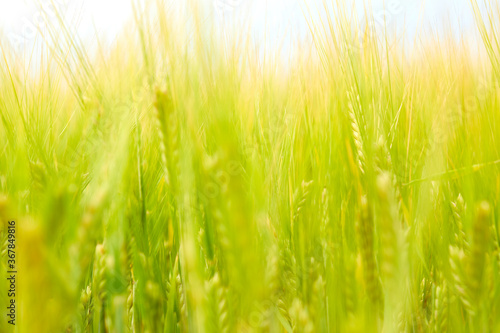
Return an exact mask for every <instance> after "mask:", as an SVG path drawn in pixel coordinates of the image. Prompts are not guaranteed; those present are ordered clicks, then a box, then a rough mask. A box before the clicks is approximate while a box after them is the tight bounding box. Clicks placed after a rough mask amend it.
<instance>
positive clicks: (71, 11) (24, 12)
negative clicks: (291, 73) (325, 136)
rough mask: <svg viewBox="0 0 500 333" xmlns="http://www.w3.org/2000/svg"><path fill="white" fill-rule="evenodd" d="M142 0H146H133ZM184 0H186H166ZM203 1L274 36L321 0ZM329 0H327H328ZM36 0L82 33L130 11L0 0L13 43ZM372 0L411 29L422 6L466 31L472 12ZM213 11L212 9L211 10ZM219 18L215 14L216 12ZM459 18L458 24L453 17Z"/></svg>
mask: <svg viewBox="0 0 500 333" xmlns="http://www.w3.org/2000/svg"><path fill="white" fill-rule="evenodd" d="M134 1H139V2H142V1H147V0H134ZM170 1H176V2H177V3H184V1H185V0H183V1H179V0H170ZM193 1H202V2H204V3H207V4H209V5H211V6H213V8H215V9H216V11H215V13H219V14H222V15H224V17H226V19H227V18H231V17H233V18H235V17H239V15H242V16H250V17H251V18H252V22H254V29H255V30H256V31H263V30H264V27H267V30H268V31H272V34H274V35H275V36H278V35H280V34H283V33H285V32H286V33H289V34H290V33H293V32H305V31H307V25H306V22H305V20H304V17H303V14H302V8H305V7H304V4H306V5H307V6H308V7H310V8H311V10H313V11H314V8H317V6H318V5H319V4H321V2H322V0H193ZM327 1H332V0H327ZM37 3H38V5H41V6H42V7H44V8H45V9H46V10H47V11H48V13H49V16H51V17H52V18H54V17H55V16H54V14H53V8H54V6H55V7H56V8H57V10H58V12H60V13H62V14H63V15H64V16H65V17H67V18H69V21H70V22H74V23H78V28H79V31H80V33H81V35H82V36H84V37H85V36H86V37H90V36H92V35H93V32H94V31H97V32H98V33H99V35H100V36H103V37H105V38H106V39H108V40H112V39H113V37H114V36H116V34H117V33H118V32H119V31H120V30H121V29H122V27H123V26H124V25H125V24H127V22H129V19H130V16H131V13H132V4H131V0H0V30H1V31H3V34H4V35H5V36H7V38H8V39H9V40H10V41H11V43H13V44H14V46H15V47H16V48H17V49H24V48H26V45H31V44H32V42H33V40H35V38H36V37H35V31H36V28H35V27H36V25H37V24H38V22H42V17H41V15H40V14H41V11H40V10H39V9H37V8H38V7H37ZM355 3H356V8H357V10H358V11H359V12H360V13H361V12H362V8H363V1H362V0H356V1H355ZM385 5H386V8H387V9H386V10H385V11H384V1H383V0H372V7H373V9H374V13H375V15H376V17H377V14H378V17H380V18H381V19H382V20H383V17H384V14H385V17H386V20H387V22H388V23H389V24H391V25H396V26H398V27H403V26H405V27H406V29H407V30H408V31H410V33H411V31H414V30H415V29H416V27H417V25H418V22H419V17H420V12H421V9H422V6H424V8H425V10H424V15H423V18H424V22H425V23H426V25H427V27H433V28H434V29H437V28H439V27H440V25H442V24H443V22H444V19H445V18H448V19H449V20H450V22H451V23H452V24H454V26H455V28H454V29H455V31H456V32H458V31H459V30H460V29H462V30H463V31H466V32H467V31H471V30H473V29H474V27H473V18H472V14H471V9H470V4H469V0H438V1H436V0H428V1H424V0H385ZM215 15H217V14H215ZM218 17H219V20H220V16H218ZM459 22H460V28H459V25H458V23H459Z"/></svg>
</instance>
